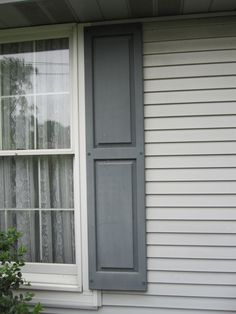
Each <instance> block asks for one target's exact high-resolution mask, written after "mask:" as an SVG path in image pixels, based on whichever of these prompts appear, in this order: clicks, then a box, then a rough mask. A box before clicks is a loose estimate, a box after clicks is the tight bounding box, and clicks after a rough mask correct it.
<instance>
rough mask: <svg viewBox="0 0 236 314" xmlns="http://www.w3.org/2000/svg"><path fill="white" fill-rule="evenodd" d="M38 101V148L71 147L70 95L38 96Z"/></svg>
mask: <svg viewBox="0 0 236 314" xmlns="http://www.w3.org/2000/svg"><path fill="white" fill-rule="evenodd" d="M36 102H37V144H38V147H37V148H40V149H50V148H69V147H70V112H69V111H68V107H69V95H47V96H38V97H37V100H36Z"/></svg>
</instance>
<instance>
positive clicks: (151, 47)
mask: <svg viewBox="0 0 236 314" xmlns="http://www.w3.org/2000/svg"><path fill="white" fill-rule="evenodd" d="M235 23H236V21H235V19H225V18H224V19H216V20H215V21H213V20H210V19H208V20H202V21H201V20H199V21H179V22H178V21H176V22H159V23H147V24H144V33H143V40H144V59H143V61H144V92H145V94H144V112H145V142H146V211H147V243H148V246H147V254H148V261H147V263H148V282H149V284H148V291H147V293H140V294H137V293H110V292H107V293H106V292H104V293H103V298H102V304H103V308H102V309H101V310H100V312H101V313H109V314H113V313H120V312H125V313H128V314H131V313H132V314H133V313H147V314H149V313H150V314H151V313H168V314H170V313H171V314H172V313H173V314H177V313H185V312H186V313H195V314H196V313H197V314H198V313H199V314H200V313H201V314H205V313H218V314H219V313H227V312H231V311H233V312H234V311H235V310H236V300H235V296H236V286H235V285H236V274H235V271H236V261H235V258H236V251H235V244H236V234H235V232H236V211H235V202H236V196H235V195H234V193H235V190H236V183H235V180H236V170H235V167H236V158H235V157H236V156H235V153H236V146H235V139H236V137H235V135H236V133H235V132H236V129H235V126H236V116H235V114H236V106H235V100H236V92H235V87H236V50H235V49H236V37H235V36H236V24H235Z"/></svg>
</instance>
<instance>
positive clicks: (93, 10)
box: [66, 0, 104, 22]
mask: <svg viewBox="0 0 236 314" xmlns="http://www.w3.org/2000/svg"><path fill="white" fill-rule="evenodd" d="M66 1H67V2H68V3H69V4H70V5H71V9H72V10H73V11H74V13H75V14H76V16H77V17H78V19H79V21H80V22H89V21H100V20H104V17H103V15H102V12H101V9H100V7H99V5H98V2H97V1H96V0H66Z"/></svg>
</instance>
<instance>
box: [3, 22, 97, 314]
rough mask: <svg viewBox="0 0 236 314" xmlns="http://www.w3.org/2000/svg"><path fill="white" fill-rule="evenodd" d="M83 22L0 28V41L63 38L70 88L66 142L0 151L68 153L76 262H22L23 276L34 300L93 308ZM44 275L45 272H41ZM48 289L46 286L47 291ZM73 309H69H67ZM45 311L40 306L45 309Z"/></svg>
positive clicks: (57, 310) (57, 306)
mask: <svg viewBox="0 0 236 314" xmlns="http://www.w3.org/2000/svg"><path fill="white" fill-rule="evenodd" d="M83 32H84V27H83V25H81V26H80V25H76V24H64V25H53V26H40V27H29V28H19V29H10V30H1V31H0V43H1V44H2V43H11V42H21V41H32V40H40V39H54V38H63V37H67V38H69V49H70V51H69V58H70V61H69V62H70V94H71V103H72V106H71V108H72V110H71V148H70V149H48V150H45V149H40V150H39V149H37V150H36V149H35V150H17V152H15V151H10V150H5V151H0V156H27V155H35V156H43V155H54V154H55V155H56V154H57V155H66V154H68V155H71V156H74V162H73V165H74V221H75V247H76V264H75V265H71V264H46V263H27V264H26V266H25V267H24V276H25V278H26V279H27V280H28V281H31V289H33V290H35V292H36V297H34V301H35V302H38V301H39V302H41V303H42V304H43V305H44V307H45V309H47V306H48V307H49V308H50V313H54V312H52V309H53V308H55V313H60V311H62V313H63V311H64V310H60V309H63V308H64V309H65V308H66V309H78V308H93V309H94V308H97V307H98V306H100V305H101V294H100V292H98V291H91V290H89V282H88V238H87V233H88V227H87V181H86V175H87V174H86V132H85V83H84V35H83ZM44 275H45V276H44ZM49 291H51V292H50V293H49ZM72 312H73V310H72ZM45 313H46V312H45Z"/></svg>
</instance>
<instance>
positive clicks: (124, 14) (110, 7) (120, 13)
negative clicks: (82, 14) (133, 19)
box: [98, 0, 130, 20]
mask: <svg viewBox="0 0 236 314" xmlns="http://www.w3.org/2000/svg"><path fill="white" fill-rule="evenodd" d="M98 3H99V6H100V8H101V10H102V13H103V16H104V18H105V19H108V20H109V19H114V18H117V19H119V18H129V16H130V12H129V6H128V3H127V1H126V0H120V1H117V0H98Z"/></svg>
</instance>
